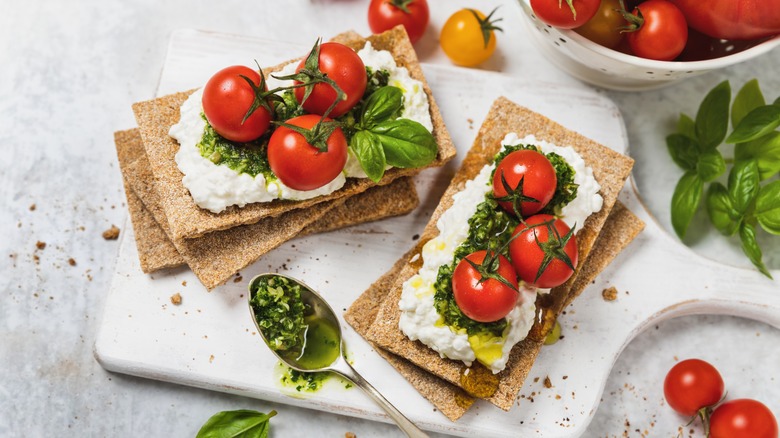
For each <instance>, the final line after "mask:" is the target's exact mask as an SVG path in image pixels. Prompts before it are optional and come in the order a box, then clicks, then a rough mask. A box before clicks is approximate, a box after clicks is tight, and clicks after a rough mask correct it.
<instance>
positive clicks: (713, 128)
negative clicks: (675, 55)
mask: <svg viewBox="0 0 780 438" xmlns="http://www.w3.org/2000/svg"><path fill="white" fill-rule="evenodd" d="M730 100H731V87H730V85H729V83H728V81H724V82H722V83H720V84H718V85H717V86H716V87H715V88H713V89H712V90H711V91H710V92H709V93H708V94H707V96H706V97H705V98H704V100H703V101H702V103H701V105H700V106H699V110H698V112H697V114H696V119H695V120H694V119H692V118H691V117H689V116H687V115H685V114H681V115H680V119H679V120H678V122H677V132H675V133H673V134H671V135H669V136H668V137H666V146H667V149H668V150H669V154H670V155H671V157H672V160H674V162H675V163H676V164H677V165H678V166H679V167H680V168H681V169H683V170H684V171H685V174H683V176H682V177H681V178H680V181H679V182H678V183H677V186H676V187H675V189H674V194H673V195H672V226H673V227H674V231H675V232H676V233H677V235H678V236H679V237H680V238H684V237H685V233H686V231H687V229H688V226H689V225H690V223H691V221H692V219H693V217H694V215H695V214H696V211H697V210H698V208H699V206H700V204H701V201H702V199H703V200H704V203H705V204H706V210H707V214H708V216H709V218H710V221H711V222H712V224H713V225H714V226H715V228H716V229H717V230H718V231H719V232H720V233H721V234H724V235H726V236H733V235H735V234H739V237H740V240H741V243H742V251H743V252H744V253H745V255H747V256H748V258H749V259H750V261H751V262H752V263H753V265H755V266H756V268H758V270H759V271H761V273H763V274H764V275H766V276H767V277H770V278H772V276H771V275H770V274H769V271H768V270H767V269H766V266H764V262H763V255H762V252H761V248H760V247H759V245H758V241H757V239H756V232H757V229H756V226H757V225H758V226H760V227H761V228H763V229H764V230H765V231H767V232H768V233H771V234H775V235H780V181H772V182H769V183H767V184H765V185H763V186H762V185H761V184H762V182H763V181H766V180H769V179H771V178H773V177H775V175H777V174H778V172H780V132H778V131H777V128H778V127H780V97H779V98H777V99H776V100H775V101H774V102H773V103H772V104H766V101H765V100H764V95H763V93H762V92H761V89H760V87H759V85H758V81H757V80H756V79H753V80H752V81H749V82H748V83H746V84H745V85H744V86H743V87H742V88H741V89H740V90H739V92H738V93H737V95H736V97H735V98H734V103H733V104H731V117H730V119H731V123H732V126H733V128H734V129H733V131H732V132H731V134H729V135H728V137H727V136H726V133H727V131H728V122H729V104H730ZM724 140H725V142H726V143H730V144H734V145H735V146H734V158H733V159H728V160H727V159H724V158H723V156H722V155H721V153H720V151H719V150H718V146H720V144H721V143H723V142H724ZM727 163H733V165H732V166H731V169H730V170H729V173H728V178H727V182H726V185H724V184H723V182H721V181H717V180H718V179H719V178H721V176H722V175H724V174H725V173H726V170H727V168H728V166H727ZM705 184H709V187H708V188H707V189H706V195H705V194H704V193H705Z"/></svg>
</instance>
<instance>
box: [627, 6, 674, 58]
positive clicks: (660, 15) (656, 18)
mask: <svg viewBox="0 0 780 438" xmlns="http://www.w3.org/2000/svg"><path fill="white" fill-rule="evenodd" d="M631 16H633V17H637V18H631ZM629 18H630V19H631V20H634V22H635V23H636V28H635V30H633V31H629V32H628V35H627V36H626V39H628V44H629V45H630V46H631V51H632V52H634V55H636V56H639V57H642V58H647V59H655V60H658V61H671V60H672V59H674V58H676V57H677V55H679V54H680V53H682V51H683V49H684V48H685V43H686V42H687V41H688V24H687V23H686V21H685V16H683V14H682V12H680V9H678V8H677V6H675V5H674V4H672V3H670V2H668V1H666V0H648V1H646V2H644V3H641V4H640V5H639V6H637V7H636V9H634V11H633V12H632V14H630V15H629Z"/></svg>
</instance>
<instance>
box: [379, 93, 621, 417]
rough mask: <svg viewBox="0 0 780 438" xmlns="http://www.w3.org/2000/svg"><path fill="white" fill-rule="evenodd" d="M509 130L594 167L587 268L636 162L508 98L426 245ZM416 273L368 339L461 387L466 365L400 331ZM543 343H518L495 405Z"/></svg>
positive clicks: (494, 111) (558, 296) (448, 195)
mask: <svg viewBox="0 0 780 438" xmlns="http://www.w3.org/2000/svg"><path fill="white" fill-rule="evenodd" d="M508 132H516V133H517V134H518V136H519V137H520V138H522V137H524V136H525V135H528V134H533V135H535V136H536V138H537V139H538V140H545V141H548V142H551V143H555V144H557V145H560V146H572V147H573V148H574V149H575V150H576V151H577V152H578V153H579V154H580V155H581V156H582V158H583V159H584V160H585V162H586V163H588V165H589V166H591V167H592V169H593V175H594V177H595V178H596V180H597V181H598V182H599V184H600V185H601V190H600V194H601V196H602V198H603V200H604V202H603V207H602V209H601V210H600V211H599V212H597V213H594V214H592V215H591V216H590V217H589V218H588V219H587V220H586V221H585V224H584V226H583V228H582V229H580V230H579V231H578V233H577V243H578V247H579V259H580V260H581V264H580V266H583V265H584V264H585V263H587V258H588V257H587V256H588V253H589V252H590V250H591V248H592V246H593V243H594V241H595V240H596V237H597V236H598V233H599V230H600V229H601V228H602V226H603V224H604V221H605V220H606V218H607V216H608V214H609V212H610V211H611V209H612V206H613V205H614V204H615V202H616V200H617V196H618V193H619V192H620V190H621V188H622V187H623V185H624V183H625V180H626V178H627V177H628V175H629V173H630V171H631V167H632V166H633V160H632V159H630V158H628V157H626V156H624V155H621V154H619V153H617V152H615V151H613V150H611V149H609V148H606V147H604V146H602V145H600V144H598V143H596V142H594V141H592V140H590V139H588V138H586V137H584V136H582V135H580V134H578V133H576V132H574V131H570V130H568V129H566V128H564V127H563V126H561V125H559V124H557V123H555V122H553V121H552V120H550V119H548V118H547V117H544V116H542V115H540V114H537V113H535V112H533V111H531V110H529V109H527V108H523V107H521V106H519V105H517V104H515V103H513V102H511V101H509V100H508V99H506V98H503V97H500V98H498V99H497V100H496V101H495V102H494V103H493V105H492V107H491V109H490V111H489V113H488V115H487V116H486V118H485V121H484V122H483V124H482V126H481V127H480V130H479V132H478V134H477V137H476V139H475V140H474V144H473V146H472V148H471V150H470V151H469V153H468V154H467V155H466V157H465V158H464V160H463V164H462V166H461V168H460V170H459V171H458V172H457V173H456V174H455V176H454V177H453V179H452V182H451V183H450V186H449V187H448V188H447V190H446V191H445V193H444V196H443V197H442V200H441V202H440V203H439V206H438V207H437V208H436V210H435V211H434V214H433V216H432V218H431V220H430V222H429V223H428V225H427V226H426V228H425V230H424V232H423V234H422V237H421V239H420V240H421V243H424V242H427V241H428V240H430V239H431V238H433V237H434V236H435V235H436V234H437V230H436V222H437V220H438V218H439V217H440V216H441V214H442V213H443V212H444V211H445V210H446V209H447V208H449V207H450V206H451V205H452V197H453V195H454V194H455V193H457V192H459V191H461V190H462V189H463V187H464V186H465V183H466V181H468V180H470V179H471V178H473V177H474V175H476V174H477V173H478V172H479V170H480V169H481V168H482V167H483V166H484V165H485V164H487V163H489V162H490V161H491V160H492V159H493V157H494V156H495V154H496V153H497V152H498V151H499V150H500V147H501V140H502V139H503V137H504V136H505V135H506V134H507V133H508ZM416 271H417V268H416V266H414V265H412V264H408V265H407V266H405V267H404V269H402V271H401V273H400V274H399V277H398V279H397V281H396V283H395V286H394V287H393V289H392V291H391V292H390V293H388V294H387V296H386V298H385V300H384V302H383V303H382V305H381V306H380V309H379V312H378V315H377V318H376V319H375V322H374V324H373V325H372V326H371V328H370V329H369V331H368V333H367V338H368V339H369V340H371V341H373V342H375V343H376V344H378V345H379V346H380V347H382V348H385V349H387V350H389V351H391V352H393V353H395V354H398V355H400V356H402V357H404V358H406V359H409V360H410V361H411V362H413V363H415V364H416V365H418V366H420V367H422V368H425V369H426V370H428V371H430V372H432V373H434V374H436V375H437V376H440V377H442V378H443V379H445V380H447V381H448V382H450V383H453V384H455V385H460V375H461V372H462V368H463V364H462V363H461V362H460V361H453V360H449V359H443V358H441V357H440V356H439V354H438V353H436V352H435V351H434V350H432V349H430V348H428V347H427V346H425V345H424V344H422V343H420V342H417V341H411V340H409V338H407V337H406V336H405V335H404V334H403V333H402V332H401V331H400V330H399V329H398V320H399V318H400V310H399V308H398V301H399V299H400V296H401V284H402V283H403V282H404V281H406V280H407V279H408V278H410V277H411V276H412V275H414V274H415V273H416ZM575 275H576V274H575ZM573 277H574V276H573ZM570 285H571V280H570V281H569V282H567V283H565V284H564V285H562V286H560V287H558V288H555V289H553V290H552V291H551V293H550V296H551V297H552V299H551V301H552V303H551V304H550V305H549V307H550V308H551V311H552V312H554V313H553V315H557V314H558V313H559V312H560V310H561V309H562V308H563V304H564V303H565V302H566V298H567V297H568V290H569V288H570ZM540 347H541V341H533V340H532V339H530V338H526V340H524V341H522V342H521V343H519V344H518V345H517V346H515V348H514V349H513V350H512V352H511V354H510V359H509V363H508V365H507V367H506V369H504V370H503V371H501V372H500V373H499V375H498V376H499V379H500V384H499V387H498V390H497V391H496V393H495V394H494V395H493V396H491V397H490V398H489V399H488V400H489V401H490V402H491V403H493V404H495V405H496V406H499V407H501V408H502V409H505V410H508V409H509V408H511V406H512V405H513V404H514V401H515V399H516V398H517V393H518V392H519V390H520V388H521V387H522V385H523V381H524V380H525V377H526V376H527V374H528V371H529V370H530V368H531V365H532V364H533V362H534V359H535V357H536V353H537V352H538V350H539V348H540Z"/></svg>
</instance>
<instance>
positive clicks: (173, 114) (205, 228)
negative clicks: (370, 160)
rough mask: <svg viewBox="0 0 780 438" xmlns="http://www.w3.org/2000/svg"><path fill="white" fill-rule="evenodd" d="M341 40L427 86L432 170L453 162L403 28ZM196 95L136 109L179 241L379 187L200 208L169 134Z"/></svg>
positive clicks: (357, 182)
mask: <svg viewBox="0 0 780 438" xmlns="http://www.w3.org/2000/svg"><path fill="white" fill-rule="evenodd" d="M337 38H338V39H339V40H340V41H341V42H343V43H348V44H347V45H350V46H351V47H353V48H360V47H362V46H363V45H365V42H366V40H368V41H370V42H371V43H372V45H373V46H374V47H375V48H377V49H383V50H388V51H390V52H391V53H392V54H393V57H394V58H395V59H396V62H397V63H398V64H399V65H401V66H404V67H406V68H407V69H408V70H409V73H410V75H411V76H412V77H413V78H415V79H417V80H420V81H421V82H422V83H423V89H424V90H425V92H426V94H427V95H428V101H429V103H430V112H431V118H432V120H433V126H434V129H433V135H434V137H435V139H436V143H437V144H438V146H439V154H438V156H437V159H436V160H435V161H434V162H433V163H431V164H430V165H429V166H428V167H434V166H441V165H443V164H444V163H445V162H447V161H448V160H449V159H451V158H452V157H453V156H454V155H455V147H454V146H453V144H452V140H451V139H450V136H449V134H448V133H447V130H446V129H445V127H444V122H443V120H442V117H441V114H440V112H439V108H438V106H437V105H436V101H435V99H434V98H433V95H432V93H431V90H430V87H429V86H428V84H427V82H426V81H425V77H424V76H423V74H422V69H421V68H420V65H419V62H418V60H417V55H416V53H415V51H414V48H413V47H412V45H411V43H410V42H409V39H408V37H407V36H406V33H405V32H404V31H403V29H402V28H401V27H398V28H396V29H393V30H390V31H387V32H385V33H382V34H379V35H372V36H369V37H368V38H367V39H363V38H358V37H356V34H354V33H348V34H346V35H344V36H341V37H337ZM285 64H286V63H285ZM191 92H192V91H188V92H181V93H175V94H171V95H168V96H163V97H160V98H157V99H154V100H149V101H145V102H138V103H136V104H134V105H133V111H134V113H135V116H136V121H137V122H138V126H139V128H140V130H141V136H142V138H143V144H144V147H145V148H146V152H147V156H148V159H149V161H150V163H151V170H152V173H153V175H154V180H155V184H156V186H157V187H156V190H157V193H158V196H159V199H160V205H161V207H162V210H163V211H164V212H165V216H166V217H167V220H168V223H169V229H170V231H171V234H172V236H173V237H174V238H175V239H184V238H194V237H199V236H201V235H204V234H206V233H210V232H213V231H219V230H224V229H228V228H232V227H236V226H238V225H244V224H252V223H255V222H257V221H259V220H260V219H262V218H266V217H272V216H278V215H280V214H282V213H285V212H289V211H291V210H295V209H300V208H308V207H310V206H312V205H315V204H317V203H320V202H323V201H330V200H335V199H339V198H343V197H346V196H351V195H354V194H356V193H360V192H362V191H365V190H366V189H368V188H369V187H373V186H375V184H374V183H373V182H372V181H370V180H368V179H350V180H349V181H348V182H347V184H345V186H344V187H343V188H342V189H339V190H337V191H336V192H334V193H331V194H329V195H325V196H320V197H317V198H314V199H311V200H306V201H279V200H277V201H273V202H269V203H255V204H250V205H247V206H244V207H242V208H238V207H236V206H233V207H229V208H228V209H227V210H225V211H224V212H222V213H219V214H214V213H211V212H209V211H208V210H204V209H201V208H199V207H198V206H197V205H195V203H194V202H193V200H192V198H191V196H190V195H189V192H188V191H187V189H186V188H185V187H184V186H183V185H182V182H181V178H182V174H181V172H180V171H179V169H178V167H177V166H176V163H175V161H174V156H175V154H176V152H177V151H178V148H179V145H178V143H177V142H176V141H175V140H174V139H173V138H171V137H169V136H168V130H169V129H170V127H171V126H172V125H173V124H175V123H176V122H177V121H178V120H179V107H180V106H181V104H182V102H184V100H185V99H186V98H187V96H188V95H189V94H190V93H191ZM420 170H421V169H391V170H389V171H388V172H386V173H385V177H384V178H382V180H381V181H380V182H379V184H380V185H384V184H387V183H389V182H391V181H393V180H394V179H396V178H398V177H401V176H407V175H413V174H416V173H419V171H420Z"/></svg>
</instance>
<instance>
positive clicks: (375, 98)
mask: <svg viewBox="0 0 780 438" xmlns="http://www.w3.org/2000/svg"><path fill="white" fill-rule="evenodd" d="M403 103H404V95H403V93H402V92H401V89H400V88H398V87H393V86H390V85H388V86H385V87H382V88H379V89H377V90H376V91H374V92H373V93H371V95H370V96H368V98H367V99H366V101H365V103H363V114H362V119H361V122H362V123H363V126H365V127H371V126H374V125H375V124H377V123H379V122H384V121H385V120H387V119H390V118H396V117H398V115H399V113H400V111H401V107H402V106H403Z"/></svg>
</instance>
